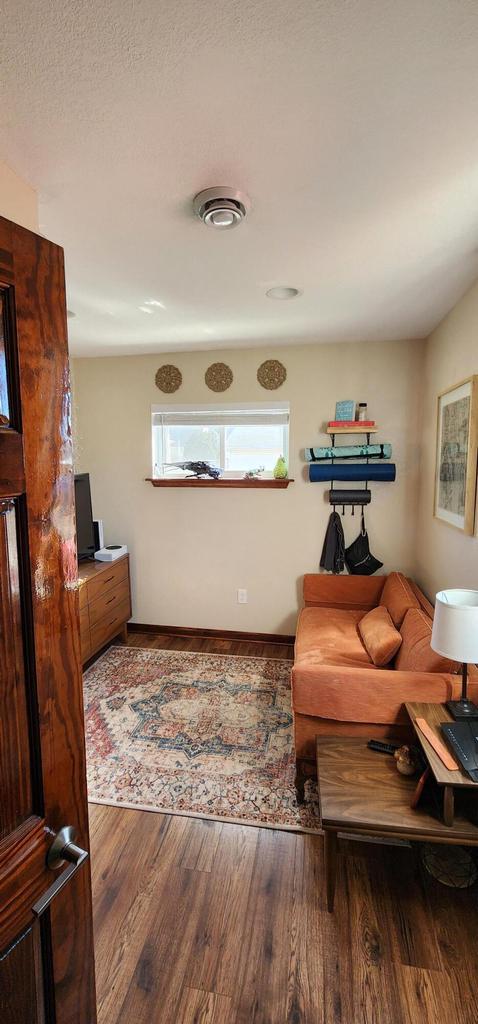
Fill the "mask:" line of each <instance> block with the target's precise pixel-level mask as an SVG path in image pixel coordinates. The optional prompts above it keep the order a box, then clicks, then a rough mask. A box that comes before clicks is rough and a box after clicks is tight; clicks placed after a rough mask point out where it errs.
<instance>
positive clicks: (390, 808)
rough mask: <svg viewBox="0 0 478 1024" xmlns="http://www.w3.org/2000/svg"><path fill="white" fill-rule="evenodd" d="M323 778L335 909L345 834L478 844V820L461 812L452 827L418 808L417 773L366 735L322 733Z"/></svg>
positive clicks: (320, 778) (329, 879) (323, 817)
mask: <svg viewBox="0 0 478 1024" xmlns="http://www.w3.org/2000/svg"><path fill="white" fill-rule="evenodd" d="M317 778H318V789H319V804H320V817H321V824H322V828H323V830H324V838H325V873H326V884H327V908H328V910H330V911H332V910H333V908H334V896H335V881H336V872H337V853H338V849H337V845H338V844H337V836H338V833H339V832H346V833H347V835H352V836H353V835H357V836H370V837H374V836H381V837H382V838H384V837H386V836H389V837H390V836H394V837H395V838H397V839H408V840H409V841H413V840H416V841H419V840H421V841H423V842H427V841H431V842H434V843H450V844H455V845H460V846H478V824H477V825H474V824H472V823H471V822H470V821H469V820H467V819H466V818H465V817H463V816H461V814H460V813H455V818H454V823H453V825H452V826H451V827H450V826H447V825H445V824H444V822H443V821H442V820H441V819H440V818H439V816H438V814H436V815H435V813H434V812H433V810H430V809H429V808H428V807H425V806H423V807H422V806H421V805H419V806H418V808H417V809H416V810H412V809H411V807H410V801H411V799H412V795H413V793H414V791H415V788H416V785H417V777H416V776H415V777H413V778H407V777H406V776H403V775H400V774H399V772H398V771H397V769H396V766H395V761H394V759H393V758H392V757H390V756H387V755H386V754H377V753H375V752H374V751H373V750H369V749H368V747H367V743H366V740H364V739H349V738H348V737H333V736H317ZM476 820H477V822H478V794H477V818H476Z"/></svg>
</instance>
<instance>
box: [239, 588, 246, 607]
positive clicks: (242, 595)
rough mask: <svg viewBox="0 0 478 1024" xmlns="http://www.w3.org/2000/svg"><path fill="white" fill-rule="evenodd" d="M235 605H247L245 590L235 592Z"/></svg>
mask: <svg viewBox="0 0 478 1024" xmlns="http://www.w3.org/2000/svg"><path fill="white" fill-rule="evenodd" d="M237 603H238V604H247V590H238V591H237Z"/></svg>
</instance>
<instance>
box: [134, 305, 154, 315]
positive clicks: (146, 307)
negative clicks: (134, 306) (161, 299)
mask: <svg viewBox="0 0 478 1024" xmlns="http://www.w3.org/2000/svg"><path fill="white" fill-rule="evenodd" d="M138 309H140V310H141V312H142V313H150V314H151V313H152V312H153V310H152V309H149V307H148V306H138Z"/></svg>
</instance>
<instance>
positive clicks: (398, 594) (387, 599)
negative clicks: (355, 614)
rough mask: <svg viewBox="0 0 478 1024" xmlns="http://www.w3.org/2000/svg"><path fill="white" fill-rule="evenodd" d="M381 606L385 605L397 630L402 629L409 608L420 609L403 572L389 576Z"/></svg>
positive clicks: (383, 591)
mask: <svg viewBox="0 0 478 1024" xmlns="http://www.w3.org/2000/svg"><path fill="white" fill-rule="evenodd" d="M380 604H381V605H382V606H383V605H385V608H387V610H388V612H389V613H390V618H391V619H392V622H393V624H394V626H396V628H397V629H400V626H401V625H402V622H403V620H404V618H405V615H406V613H407V611H408V609H409V608H420V604H419V602H418V600H417V598H416V597H415V594H414V593H413V590H412V588H411V586H410V584H409V582H408V580H407V579H406V577H405V576H404V575H403V573H401V572H391V573H390V574H389V575H388V576H387V579H386V580H385V586H384V588H383V590H382V596H381V598H380Z"/></svg>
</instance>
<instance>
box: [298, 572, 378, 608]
mask: <svg viewBox="0 0 478 1024" xmlns="http://www.w3.org/2000/svg"><path fill="white" fill-rule="evenodd" d="M386 578H387V577H386V576H329V575H326V574H325V573H323V574H321V573H306V575H305V576H304V601H305V604H306V605H317V606H319V607H327V606H328V607H330V608H345V609H351V610H355V609H356V608H365V609H370V608H375V606H376V605H377V604H378V603H379V601H380V597H381V593H382V590H383V588H384V585H385V580H386Z"/></svg>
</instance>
